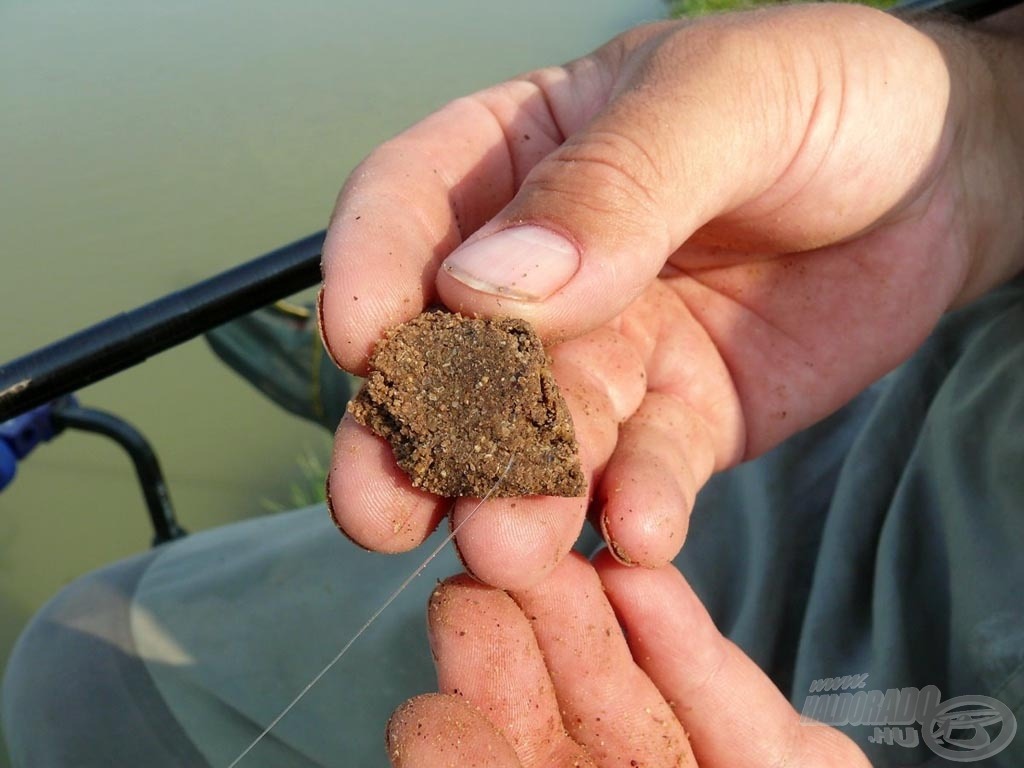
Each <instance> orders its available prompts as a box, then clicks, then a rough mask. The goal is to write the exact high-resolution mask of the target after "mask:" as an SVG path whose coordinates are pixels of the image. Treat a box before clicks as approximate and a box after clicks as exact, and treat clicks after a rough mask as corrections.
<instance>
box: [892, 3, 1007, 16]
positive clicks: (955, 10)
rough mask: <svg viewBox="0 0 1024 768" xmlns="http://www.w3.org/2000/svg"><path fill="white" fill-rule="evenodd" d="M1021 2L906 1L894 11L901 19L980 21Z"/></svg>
mask: <svg viewBox="0 0 1024 768" xmlns="http://www.w3.org/2000/svg"><path fill="white" fill-rule="evenodd" d="M1020 2H1021V0H906V2H902V3H900V4H899V5H897V6H895V7H894V8H893V9H892V11H893V13H895V14H896V15H898V16H900V17H901V18H907V17H914V16H917V15H918V14H924V13H935V14H945V15H948V16H958V17H960V18H961V19H963V20H964V21H979V20H981V19H984V18H986V17H988V16H992V15H994V14H996V13H999V12H1000V11H1005V10H1007V9H1008V8H1013V7H1014V6H1015V5H1018V4H1019V3H1020Z"/></svg>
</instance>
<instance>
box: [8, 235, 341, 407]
mask: <svg viewBox="0 0 1024 768" xmlns="http://www.w3.org/2000/svg"><path fill="white" fill-rule="evenodd" d="M325 234H326V233H325V232H324V231H320V232H317V233H315V234H312V235H309V236H308V237H304V238H302V239H301V240H297V241H295V242H294V243H291V244H290V245H286V246H284V247H283V248H278V249H277V250H275V251H272V252H270V253H268V254H266V255H264V256H260V257H259V258H257V259H253V260H252V261H249V262H246V263H245V264H242V265H240V266H237V267H234V268H233V269H229V270H227V271H225V272H221V273H220V274H218V275H214V276H213V277H211V278H209V279H207V280H203V281H202V282H199V283H196V284H195V285H191V286H189V287H187V288H184V289H182V290H180V291H175V292H174V293H171V294H169V295H167V296H164V297H162V298H159V299H157V300H155V301H152V302H150V303H149V304H144V305H143V306H141V307H138V308H137V309H133V310H131V311H129V312H122V313H120V314H117V315H114V316H113V317H111V318H108V319H107V320H104V321H102V322H100V323H97V324H96V325H93V326H90V327H88V328H86V329H84V330H82V331H79V332H78V333H75V334H72V335H71V336H68V337H66V338H64V339H61V340H60V341H57V342H54V343H53V344H50V345H48V346H45V347H43V348H42V349H38V350H36V351H35V352H31V353H29V354H27V355H25V356H24V357H20V358H18V359H16V360H12V361H11V362H9V363H6V364H4V365H2V366H0V423H3V422H5V421H7V420H8V419H12V418H14V417H15V416H18V415H20V414H23V413H25V412H27V411H29V410H31V409H33V408H36V407H38V406H41V405H44V404H45V403H48V402H50V401H51V400H55V399H57V398H59V397H62V396H64V395H69V394H71V393H72V392H75V391H76V390H79V389H81V388H82V387H84V386H86V385H88V384H92V383H94V382H97V381H100V380H102V379H105V378H107V377H109V376H113V375H114V374H115V373H120V372H121V371H123V370H125V369H126V368H131V367H132V366H134V365H137V364H138V363H141V362H142V361H143V360H145V359H146V358H149V357H152V356H153V355H156V354H159V353H160V352H163V351H165V350H167V349H170V348H171V347H174V346H177V345H178V344H181V343H182V342H185V341H188V340H189V339H192V338H195V337H196V336H199V335H200V334H202V333H205V332H207V331H209V330H212V329H214V328H216V327H217V326H219V325H222V324H224V323H226V322H228V321H229V320H234V319H235V318H237V317H241V316H242V315H246V314H248V313H250V312H253V311H255V310H257V309H259V308H260V307H264V306H266V305H267V304H272V303H273V302H275V301H280V300H281V299H283V298H285V297H287V296H290V295H292V294H293V293H296V292H297V291H301V290H303V289H305V288H310V287H312V286H314V285H316V284H317V283H319V282H320V250H321V247H322V246H323V242H324V236H325Z"/></svg>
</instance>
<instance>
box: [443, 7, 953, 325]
mask: <svg viewBox="0 0 1024 768" xmlns="http://www.w3.org/2000/svg"><path fill="white" fill-rule="evenodd" d="M797 43H799V45H798V44H797ZM929 45H930V43H929V41H927V40H926V38H924V36H923V35H921V34H919V33H918V32H916V31H915V30H913V29H912V28H910V27H909V26H907V25H905V24H903V23H902V22H899V21H897V20H895V19H892V18H891V17H889V16H887V15H885V14H882V13H880V12H877V11H874V10H871V9H865V8H859V7H842V6H827V7H823V8H805V7H789V8H781V9H773V10H772V11H768V12H760V13H753V14H738V15H726V16H722V17H717V18H712V19H710V20H708V21H702V22H700V23H695V24H689V25H665V26H658V27H655V28H654V33H653V34H652V33H651V31H650V29H643V28H641V29H640V30H636V31H634V33H632V34H627V35H626V36H623V37H621V38H619V39H617V40H616V41H615V42H614V43H612V44H610V45H609V46H606V48H605V49H602V50H600V51H598V52H597V53H596V54H594V61H595V62H596V65H597V66H598V67H603V68H605V70H606V80H607V81H609V82H610V83H611V87H610V89H609V90H610V94H611V95H610V97H609V99H608V101H607V103H606V105H605V106H604V108H603V109H602V110H601V111H600V112H599V113H598V114H597V115H596V116H595V117H594V118H593V119H591V120H590V122H589V123H587V124H586V125H584V126H583V127H582V128H580V129H579V130H578V131H576V132H575V133H573V134H572V135H570V136H567V137H563V138H564V141H563V142H562V143H561V144H560V146H559V147H558V148H557V149H556V150H555V151H553V152H552V153H550V154H549V155H547V156H546V157H544V158H543V159H542V160H540V161H539V162H538V163H537V164H536V165H534V166H533V167H532V169H530V171H529V173H528V174H526V176H525V178H524V180H523V182H522V184H521V186H520V188H519V190H518V192H517V194H516V195H515V197H514V198H513V199H512V200H511V201H510V202H509V203H508V204H507V205H506V206H505V208H504V209H503V210H501V211H500V212H499V213H498V214H497V215H496V216H495V217H494V218H493V219H491V220H490V221H489V222H487V223H486V224H485V225H484V226H483V227H481V229H479V230H478V231H477V232H476V233H474V235H473V236H472V237H470V238H469V239H467V240H466V242H465V243H463V244H462V245H461V246H460V247H459V248H457V249H456V250H454V251H453V252H452V253H451V254H450V255H449V256H448V258H447V259H446V260H445V261H444V263H443V265H442V269H441V270H440V272H439V273H438V277H437V289H438V293H439V295H440V297H441V299H442V300H443V301H444V302H445V304H446V305H447V306H448V307H449V308H451V309H453V310H457V311H462V312H468V313H476V314H482V315H495V314H512V315H517V316H520V317H523V318H525V319H527V320H530V321H531V322H533V323H534V324H535V325H536V326H537V328H538V330H539V331H540V332H541V334H542V335H543V336H545V337H546V338H548V339H560V338H565V337H572V336H576V335H579V334H582V333H585V332H587V331H589V330H591V329H593V328H595V327H597V326H599V325H601V324H603V323H604V322H606V321H608V320H609V319H611V318H613V317H615V316H616V315H617V314H618V313H619V312H621V311H622V310H623V309H624V308H625V307H626V306H627V305H628V304H629V303H630V302H631V301H633V299H635V298H636V297H637V296H638V295H639V294H640V293H641V292H642V291H643V290H644V289H645V288H646V286H647V285H648V284H649V283H650V282H651V281H652V280H653V279H655V278H656V277H657V275H658V273H659V271H660V270H661V269H662V267H663V266H664V264H665V261H666V260H667V259H668V258H669V256H671V255H672V254H673V253H674V252H675V251H676V250H677V249H679V248H680V246H682V245H683V243H684V242H686V241H687V240H688V239H690V238H691V236H692V235H693V234H694V232H695V231H697V230H698V229H700V228H702V227H704V229H703V230H702V231H701V232H700V237H698V238H695V239H694V240H696V241H700V242H701V243H702V244H703V245H705V246H706V245H715V246H719V247H721V246H725V247H728V248H742V249H756V250H761V251H764V250H767V251H768V252H788V251H797V250H807V249H810V248H815V247H818V246H821V245H825V244H828V243H831V242H835V241H836V240H838V239H841V238H842V237H844V236H849V235H851V234H853V233H856V232H858V231H860V230H861V229H863V228H864V227H866V226H869V225H870V224H871V223H873V222H874V221H875V220H877V219H878V217H880V216H881V215H882V214H883V213H885V212H886V211H887V210H888V209H889V208H891V207H892V206H893V205H895V204H896V203H897V202H898V201H899V200H900V199H901V198H902V197H903V195H904V194H905V193H906V192H907V191H908V189H910V188H911V187H912V186H913V184H914V183H915V182H916V181H917V180H918V179H919V177H920V173H921V170H922V165H923V164H924V163H923V162H921V161H919V160H918V159H919V158H925V159H927V157H928V155H929V151H930V149H931V148H932V147H933V145H934V142H935V141H937V136H938V133H939V132H940V131H941V126H942V123H943V119H942V117H943V115H942V109H943V108H944V106H945V105H944V103H940V104H939V105H938V107H937V109H927V108H924V107H921V108H920V109H918V106H919V105H917V104H915V103H908V101H909V102H913V99H908V98H907V93H908V91H909V92H920V91H921V90H927V89H922V86H921V85H920V83H916V84H913V87H912V88H905V87H903V86H909V85H910V83H909V80H910V76H909V75H906V74H905V73H907V72H915V71H916V72H918V73H920V71H921V70H920V68H919V67H914V66H910V65H911V64H912V63H913V62H915V61H916V62H917V63H920V56H921V55H924V54H926V53H928V52H927V51H925V48H927V47H928V46H929ZM931 47H932V48H934V46H931ZM880 58H881V59H885V60H884V61H882V62H881V63H880V64H878V65H877V66H876V65H875V63H874V62H875V60H877V59H880ZM902 58H908V59H910V61H893V60H892V59H902ZM931 58H932V59H934V60H936V61H939V62H941V57H939V56H938V55H937V54H936V55H932V56H931ZM847 60H850V61H855V62H858V69H857V71H856V72H855V73H854V77H853V78H851V72H850V71H849V70H848V69H847V68H846V67H844V65H843V62H844V61H847ZM865 60H866V61H867V62H868V63H867V64H864V61H865ZM894 70H895V72H896V74H895V75H894V74H893V72H894ZM929 71H934V67H933V68H932V69H931V70H929ZM919 76H920V74H919ZM883 78H888V80H886V89H885V90H881V89H880V88H877V87H876V83H875V82H874V80H875V79H878V80H879V82H881V81H882V79H883ZM901 79H906V80H908V83H902V82H894V80H901ZM926 79H927V78H926ZM851 90H852V91H853V93H852V94H851ZM876 91H877V92H876ZM868 95H870V96H871V98H872V101H868V100H867V99H866V98H865V97H866V96H868ZM931 100H932V101H935V99H931ZM922 101H924V100H923V99H922ZM938 101H940V102H941V99H940V100H938ZM890 102H891V103H890ZM890 112H891V114H892V115H893V118H892V119H891V120H890V119H889V113H890ZM928 121H932V122H931V125H932V126H934V128H932V129H931V130H923V129H921V130H918V129H917V128H918V126H920V125H925V126H927V125H928ZM553 122H554V123H555V124H557V123H558V121H557V120H554V121H553ZM880 122H881V125H880ZM910 129H913V130H910ZM929 134H931V135H929ZM507 138H508V140H509V141H511V140H512V139H511V138H509V137H507ZM908 145H909V146H908ZM894 158H898V159H899V160H900V162H899V163H898V164H895V163H894V162H893V159H894ZM893 166H895V167H893ZM883 172H884V173H883ZM879 177H883V178H885V179H886V181H887V183H886V185H885V189H879V186H880V185H879V184H878V183H877V180H878V178H879ZM840 182H841V183H840ZM837 212H841V216H842V219H841V220H839V221H837V218H839V216H840V214H839V213H837ZM709 222H712V224H711V226H708V227H705V225H706V224H708V223H709Z"/></svg>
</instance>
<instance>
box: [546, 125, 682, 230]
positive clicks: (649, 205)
mask: <svg viewBox="0 0 1024 768" xmlns="http://www.w3.org/2000/svg"><path fill="white" fill-rule="evenodd" d="M526 183H527V184H528V185H530V186H531V187H533V188H534V189H540V190H545V191H548V192H551V193H555V194H559V195H564V196H567V197H568V198H570V199H572V200H573V201H574V202H575V203H576V204H578V205H581V206H584V207H586V208H589V209H591V210H592V211H594V212H595V213H599V214H603V215H604V214H607V215H614V216H616V217H620V218H623V219H626V220H629V219H633V220H639V221H641V222H644V223H646V222H649V220H650V219H651V218H653V217H655V215H656V212H657V210H658V208H659V204H658V190H660V189H661V187H662V184H663V174H662V171H661V169H660V168H659V167H658V164H657V162H656V161H655V159H654V157H653V156H652V154H651V153H650V152H648V151H647V150H646V149H645V148H644V146H643V144H642V142H640V141H638V140H634V139H632V138H631V137H629V136H627V135H626V134H624V133H622V132H617V131H612V130H598V131H591V132H588V134H587V135H586V137H585V138H584V139H582V140H580V141H575V142H570V143H568V144H565V145H563V146H562V147H561V148H560V149H559V150H558V151H557V152H555V153H553V154H552V155H551V156H550V157H549V162H547V163H542V164H541V165H539V166H537V167H536V168H535V169H534V172H533V173H531V174H530V176H529V177H528V178H527V181H526Z"/></svg>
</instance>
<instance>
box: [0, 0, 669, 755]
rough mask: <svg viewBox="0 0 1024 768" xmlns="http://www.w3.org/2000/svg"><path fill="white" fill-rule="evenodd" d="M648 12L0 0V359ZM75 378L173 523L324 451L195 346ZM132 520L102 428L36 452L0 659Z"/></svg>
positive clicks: (205, 267)
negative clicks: (159, 482)
mask: <svg viewBox="0 0 1024 768" xmlns="http://www.w3.org/2000/svg"><path fill="white" fill-rule="evenodd" d="M664 12H665V6H664V5H663V3H662V2H661V0H628V1H627V0H623V1H622V2H614V1H613V0H520V1H519V2H514V3H513V2H504V3H489V2H480V0H440V1H437V2H415V3H414V2H410V0H391V2H387V3H369V2H364V3H351V2H338V1H335V2H326V1H325V2H296V3H280V2H268V1H267V0H246V1H245V2H242V1H241V0H223V1H220V2H217V1H212V2H211V1H210V0H203V1H202V2H199V1H198V0H179V1H177V2H163V3H154V2H148V1H146V0H131V1H130V2H129V1H128V0H93V2H90V3H82V2H71V1H70V0H68V1H64V2H56V1H54V0H34V1H33V2H21V1H19V0H4V2H2V3H0V237H2V240H0V260H2V272H0V320H2V325H0V328H2V330H0V359H2V360H6V359H10V358H13V357H15V356H17V355H20V354H23V353H25V352H27V351H29V350H31V349H33V348H35V347H37V346H40V345H42V344H45V343H47V342H49V341H52V340H53V339H55V338H57V337H59V336H62V335H64V334H66V333H69V332H71V331H74V330H76V329H78V328H80V327H82V326H85V325H87V324H89V323H92V322H95V321H97V320H100V319H102V318H104V317H106V316H107V315H110V314H112V313H114V312H117V311H121V310H124V309H128V308H131V307H133V306H136V305H138V304H141V303H144V302H146V301H149V300H151V299H153V298H156V297H157V296H160V295H162V294H164V293H166V292H168V291H171V290H174V289H177V288H180V287H182V286H184V285H187V284H189V283H191V282H194V281H196V280H198V279H201V278H202V277H204V276H207V275H209V274H211V273H213V272H216V271H219V270H221V269H224V268H227V267H229V266H232V265H234V264H236V263H238V262H240V261H243V260H246V259H248V258H251V257H253V256H256V255H258V254H260V253H263V252H265V251H267V250H270V249H272V248H274V247H276V246H278V245H281V244H283V243H286V242H289V241H291V240H293V239H296V238H298V237H301V236H303V235H305V234H308V233H310V232H312V231H315V230H317V229H320V228H322V227H323V226H324V224H325V223H326V219H327V216H328V214H329V212H330V208H331V206H332V204H333V201H334V197H335V194H336V192H337V189H338V187H339V186H340V184H341V182H342V181H343V180H344V178H345V175H346V174H347V172H348V171H349V170H350V169H351V168H352V167H353V166H354V165H355V163H357V162H358V161H359V159H361V158H362V157H363V156H364V155H365V154H366V153H367V152H368V151H369V150H370V149H371V148H372V147H373V146H374V145H375V144H376V143H378V142H379V141H381V140H382V139H384V138H386V137H388V136H390V135H392V134H394V133H395V132H397V131H399V130H400V129H402V128H403V127H405V126H406V125H408V124H410V123H412V122H414V121H415V120H416V119H417V118H418V117H420V116H422V115H423V114H425V113H426V112H428V111H430V110H431V109H433V108H435V107H437V106H439V105H441V104H442V103H444V102H445V101H447V100H448V99H450V98H452V97H454V96H458V95H460V94H462V93H465V92H468V91H471V90H474V89H477V88H479V87H482V86H484V85H487V84H490V83H492V82H495V81H497V80H500V79H502V78H504V77H507V76H509V75H512V74H515V73H516V72H519V71H522V70H525V69H530V68H533V67H536V66H539V65H543V64H553V63H559V62H561V61H564V60H566V59H569V58H573V57H575V56H578V55H580V54H582V53H585V52H586V51H588V50H590V49H591V48H593V47H595V46H596V45H598V44H600V43H601V42H603V41H604V40H605V39H607V38H609V37H611V36H612V35H614V34H615V33H616V32H618V31H621V30H623V29H625V28H626V27H628V26H631V25H633V24H635V23H637V22H640V21H646V20H653V19H657V18H661V17H662V16H663V15H664ZM81 396H82V399H83V401H84V402H85V403H87V404H89V405H93V406H97V407H101V408H106V409H108V410H112V411H114V412H116V413H118V414H119V415H121V416H123V417H125V418H127V419H129V420H130V421H132V422H133V423H135V424H136V425H137V426H138V427H139V428H140V429H141V430H142V431H143V432H144V433H145V434H146V435H147V436H148V437H149V438H150V439H151V440H152V441H153V443H154V444H155V446H156V448H157V451H158V453H159V456H160V459H161V461H162V463H163V466H164V470H165V472H166V475H167V477H168V480H169V483H170V488H171V494H172V497H173V499H174V501H175V503H176V506H177V509H178V514H179V517H180V519H181V521H182V522H183V524H184V525H186V526H187V527H189V528H191V529H192V530H199V529H202V528H207V527H210V526H214V525H220V524H223V523H226V522H230V521H232V520H237V519H241V518H244V517H248V516H251V515H254V514H262V513H263V512H264V510H265V502H266V501H267V500H284V499H286V498H287V495H288V494H287V486H288V484H289V483H290V482H292V481H293V480H295V479H296V477H297V476H298V474H299V473H298V469H297V466H296V462H295V460H296V457H297V456H298V455H300V454H301V453H303V452H304V451H314V452H325V451H326V450H327V445H328V438H327V436H326V434H325V433H323V432H322V431H321V430H319V429H317V428H315V427H312V426H309V425H306V424H304V423H301V422H299V421H297V420H295V419H293V418H291V417H289V416H287V415H286V414H284V413H283V412H281V411H279V410H277V409H275V408H274V407H273V406H272V405H270V404H269V403H268V402H267V401H265V400H264V399H262V397H260V396H259V395H257V394H255V393H254V391H253V390H251V389H250V388H249V387H248V386H247V385H246V384H245V383H244V382H243V381H241V380H240V379H238V378H236V377H235V376H234V375H233V374H232V373H230V372H229V371H228V370H227V369H225V368H224V367H222V366H221V365H219V364H218V363H217V362H216V361H215V360H214V358H213V356H212V355H211V354H210V353H209V352H208V350H207V349H206V347H205V346H204V344H203V343H202V342H193V343H190V344H187V345H185V346H183V347H181V348H179V349H176V350H174V351H172V352H169V353H166V354H164V355H162V356H160V357H159V358H156V359H154V360H151V361H149V362H147V363H146V364H145V365H142V366H140V367H138V368H136V369H134V370H131V371H129V372H126V373H124V374H121V375H119V376H117V377H116V378H114V379H112V380H110V381H107V382H102V383H100V384H97V385H94V386H92V387H90V388H88V389H87V390H84V391H83V392H82V393H81ZM149 536H150V533H149V530H148V526H147V522H146V518H145V514H144V509H143V506H142V501H141V497H140V493H139V490H138V487H137V485H136V483H135V479H134V475H133V472H132V469H131V466H130V464H129V462H128V460H127V458H126V457H125V455H124V454H122V453H121V452H120V451H119V449H117V448H115V447H114V446H113V445H112V444H111V443H110V442H109V441H106V440H103V439H101V438H97V437H92V436H87V435H82V434H68V435H65V436H63V437H62V438H61V439H59V440H58V441H56V442H55V443H54V444H52V445H48V446H44V447H43V448H41V449H39V450H38V451H37V452H36V453H35V454H34V455H33V456H32V458H31V460H30V461H28V462H27V463H26V464H24V465H23V466H22V467H21V468H20V471H19V477H18V479H17V480H16V481H15V483H14V484H13V485H12V486H11V487H10V488H8V489H7V491H5V492H4V493H3V495H0V663H2V660H3V659H4V658H6V655H7V652H8V651H9V649H10V646H11V644H12V643H13V641H14V639H15V637H16V636H17V633H18V632H19V630H20V628H21V626H22V625H23V624H24V622H25V620H26V619H27V618H28V616H30V615H31V613H32V612H33V611H34V610H35V609H36V608H37V607H38V606H39V605H41V604H42V602H44V601H45V600H46V599H47V598H48V597H49V596H50V595H52V594H53V593H54V592H55V591H56V590H57V589H59V588H60V586H61V585H62V584H65V583H67V582H68V581H70V580H71V579H73V578H75V577H76V576H77V575H79V574H81V573H84V572H86V571H88V570H91V569H93V568H96V567H98V566H101V565H103V564H104V563H108V562H111V561H113V560H116V559H118V558H121V557H124V556H126V555H129V554H131V553H133V552H137V551H139V550H141V549H144V548H145V547H146V546H147V545H148V540H149ZM2 752H3V749H2V745H0V753H2ZM5 764H6V763H5V761H4V757H3V756H2V754H0V765H5Z"/></svg>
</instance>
